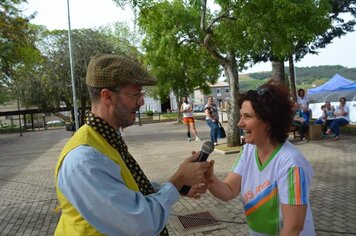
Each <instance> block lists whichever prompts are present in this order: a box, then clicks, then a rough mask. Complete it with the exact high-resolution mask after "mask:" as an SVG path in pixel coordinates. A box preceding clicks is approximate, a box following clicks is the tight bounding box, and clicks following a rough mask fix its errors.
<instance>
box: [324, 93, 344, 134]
mask: <svg viewBox="0 0 356 236" xmlns="http://www.w3.org/2000/svg"><path fill="white" fill-rule="evenodd" d="M339 101H340V105H338V106H336V109H335V112H334V115H335V119H334V120H333V121H332V122H331V125H330V128H329V129H328V130H327V131H326V134H327V135H329V134H331V133H333V134H335V137H334V138H333V140H334V141H337V140H339V136H340V126H344V125H347V124H348V123H349V122H350V120H349V113H350V109H349V107H348V106H346V98H345V97H341V98H340V100H339Z"/></svg>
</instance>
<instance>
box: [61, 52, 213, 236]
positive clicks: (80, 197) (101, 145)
mask: <svg viewBox="0 0 356 236" xmlns="http://www.w3.org/2000/svg"><path fill="white" fill-rule="evenodd" d="M155 83H156V80H155V79H154V78H153V77H151V76H150V75H149V74H148V72H147V71H146V70H145V69H143V68H142V66H141V65H140V64H138V63H137V62H135V61H133V60H131V59H129V58H127V57H124V56H117V55H105V54H101V55H96V56H94V57H93V58H92V59H91V60H90V62H89V65H88V68H87V75H86V84H87V86H88V91H89V95H90V100H91V111H90V112H88V113H87V117H86V122H85V124H84V125H83V126H82V127H81V128H80V129H79V130H77V131H76V133H75V134H74V135H73V136H72V138H71V139H70V140H69V141H68V142H67V144H66V145H65V146H64V148H63V150H62V152H61V154H60V157H59V160H58V162H57V165H56V169H55V181H56V192H57V197H58V201H59V204H60V208H61V209H62V214H61V217H60V220H59V223H58V225H57V228H56V231H55V235H58V236H59V235H70V236H76V235H168V231H167V229H166V228H165V224H166V223H167V221H168V218H169V215H170V211H171V208H172V206H173V204H174V203H175V202H176V201H177V200H178V198H179V192H178V190H180V189H181V187H182V186H183V185H190V186H192V188H191V189H190V191H189V192H188V196H190V197H195V198H198V197H199V196H200V194H201V193H203V192H204V191H206V187H204V185H203V184H199V183H200V182H201V181H202V180H203V179H204V177H205V176H204V174H205V172H206V171H207V169H208V167H209V166H210V163H209V162H195V161H196V159H197V157H198V153H195V154H194V155H193V156H191V157H189V158H186V159H185V160H184V161H183V162H182V164H181V165H180V166H179V167H178V169H177V171H176V172H175V173H174V174H173V175H172V176H171V177H170V179H169V181H168V182H167V183H165V184H163V185H160V186H157V185H155V186H156V188H154V186H153V185H152V183H151V182H150V181H149V180H148V179H147V177H146V175H145V174H144V172H143V171H142V169H141V168H140V166H139V165H138V163H137V162H136V160H135V159H134V158H133V157H132V155H131V154H130V153H129V151H128V148H127V146H126V144H125V142H124V140H123V139H122V138H121V136H120V135H119V132H120V131H119V129H120V127H121V128H126V127H128V126H131V125H132V124H133V123H134V121H135V116H136V111H138V110H139V108H140V106H142V105H143V104H144V92H143V91H142V88H143V86H149V85H154V84H155ZM204 188H205V189H204Z"/></svg>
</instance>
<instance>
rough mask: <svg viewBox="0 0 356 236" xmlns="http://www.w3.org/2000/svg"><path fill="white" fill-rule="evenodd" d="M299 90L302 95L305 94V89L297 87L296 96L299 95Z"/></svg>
mask: <svg viewBox="0 0 356 236" xmlns="http://www.w3.org/2000/svg"><path fill="white" fill-rule="evenodd" d="M301 92H303V96H305V90H304V89H302V88H300V89H298V91H297V94H298V96H299V97H300V93H301Z"/></svg>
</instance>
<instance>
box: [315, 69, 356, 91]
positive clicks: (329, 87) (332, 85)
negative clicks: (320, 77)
mask: <svg viewBox="0 0 356 236" xmlns="http://www.w3.org/2000/svg"><path fill="white" fill-rule="evenodd" d="M353 83H355V82H354V81H351V80H348V79H346V78H344V77H342V76H341V75H339V74H335V75H334V76H333V77H332V78H331V79H330V80H329V81H328V82H326V83H325V84H322V85H320V86H318V87H316V88H312V89H308V95H310V94H316V93H323V92H332V91H341V90H337V89H339V88H340V87H343V86H347V85H350V84H353Z"/></svg>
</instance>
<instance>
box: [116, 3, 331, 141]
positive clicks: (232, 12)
mask: <svg viewBox="0 0 356 236" xmlns="http://www.w3.org/2000/svg"><path fill="white" fill-rule="evenodd" d="M115 2H119V3H122V2H123V1H120V0H116V1H115ZM318 2H319V5H316V2H315V1H313V0H304V1H290V0H273V1H264V0H253V1H225V0H217V1H214V5H211V2H209V4H210V5H209V6H210V7H212V8H213V9H212V8H209V6H208V1H207V0H202V1H180V0H172V1H168V0H159V1H155V0H153V1H152V0H146V1H133V2H132V4H133V5H134V6H136V7H138V8H139V10H140V13H139V16H138V17H139V18H138V19H139V25H140V26H141V29H142V30H143V31H144V33H145V36H147V37H146V40H147V41H146V45H149V44H150V43H152V42H154V43H153V45H154V46H153V47H154V48H155V49H156V50H157V52H156V53H157V54H158V53H162V51H161V50H160V48H161V47H162V48H164V49H165V50H169V51H172V50H176V49H177V48H178V49H179V50H185V48H189V49H190V54H191V55H194V56H195V57H196V56H197V55H198V54H199V53H202V52H203V51H204V50H205V51H206V52H207V53H208V54H210V56H212V57H213V58H215V60H216V61H217V62H218V63H219V64H220V66H221V68H222V69H223V73H224V76H225V77H226V80H227V82H228V83H229V85H230V95H231V96H230V97H231V101H230V103H231V108H232V109H231V112H230V114H229V125H228V145H229V146H235V145H237V144H239V135H238V129H237V127H236V123H237V121H238V119H239V108H238V104H237V99H236V98H237V97H238V94H239V77H238V71H240V70H242V69H243V68H244V66H245V64H246V63H247V62H250V63H254V62H257V61H261V60H266V59H271V58H277V59H280V58H283V59H284V58H288V56H289V55H290V54H291V53H293V50H294V46H295V44H297V42H298V41H303V42H311V41H312V40H314V39H315V34H316V33H318V32H321V31H318V32H316V30H322V28H323V27H324V28H325V26H324V25H327V23H328V20H324V15H325V13H326V12H327V11H326V10H325V9H326V7H325V6H327V4H326V0H322V1H318ZM301 22H302V23H301ZM311 22H312V23H311ZM321 26H323V27H321ZM188 45H190V47H188ZM146 48H147V46H146ZM171 55H173V54H171ZM174 56H175V55H173V57H172V60H175V61H177V60H180V61H182V60H183V58H182V57H181V54H177V56H176V57H174ZM201 58H202V57H196V59H197V60H198V59H199V60H201ZM252 58H253V59H254V60H253V59H252ZM200 64H201V65H202V64H203V63H200ZM154 66H161V63H159V64H155V65H154Z"/></svg>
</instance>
